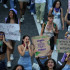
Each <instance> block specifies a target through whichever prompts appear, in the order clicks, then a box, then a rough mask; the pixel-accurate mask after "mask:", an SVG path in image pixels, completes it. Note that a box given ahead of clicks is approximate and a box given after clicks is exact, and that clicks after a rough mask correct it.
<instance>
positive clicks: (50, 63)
mask: <svg viewBox="0 0 70 70" xmlns="http://www.w3.org/2000/svg"><path fill="white" fill-rule="evenodd" d="M47 66H48V68H49V69H53V67H54V62H53V60H49V61H48V64H47Z"/></svg>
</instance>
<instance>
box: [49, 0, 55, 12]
mask: <svg viewBox="0 0 70 70" xmlns="http://www.w3.org/2000/svg"><path fill="white" fill-rule="evenodd" d="M54 1H55V0H48V12H49V10H50V9H51V8H52V5H53V3H54Z"/></svg>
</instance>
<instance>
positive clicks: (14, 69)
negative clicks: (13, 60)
mask: <svg viewBox="0 0 70 70" xmlns="http://www.w3.org/2000/svg"><path fill="white" fill-rule="evenodd" d="M18 66H21V67H22V70H24V67H23V66H22V65H16V66H15V67H14V68H13V70H16V68H17V67H18Z"/></svg>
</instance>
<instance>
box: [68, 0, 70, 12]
mask: <svg viewBox="0 0 70 70" xmlns="http://www.w3.org/2000/svg"><path fill="white" fill-rule="evenodd" d="M68 9H69V13H70V0H68Z"/></svg>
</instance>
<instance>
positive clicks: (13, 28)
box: [0, 23, 20, 41]
mask: <svg viewBox="0 0 70 70" xmlns="http://www.w3.org/2000/svg"><path fill="white" fill-rule="evenodd" d="M19 29H20V28H19V24H6V23H0V31H3V32H4V33H5V38H6V39H10V40H18V41H20V32H19Z"/></svg>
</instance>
